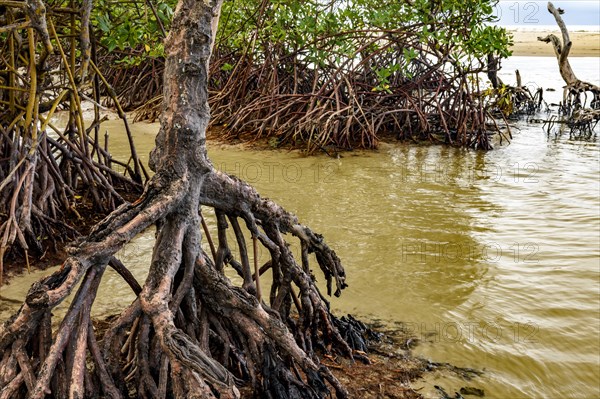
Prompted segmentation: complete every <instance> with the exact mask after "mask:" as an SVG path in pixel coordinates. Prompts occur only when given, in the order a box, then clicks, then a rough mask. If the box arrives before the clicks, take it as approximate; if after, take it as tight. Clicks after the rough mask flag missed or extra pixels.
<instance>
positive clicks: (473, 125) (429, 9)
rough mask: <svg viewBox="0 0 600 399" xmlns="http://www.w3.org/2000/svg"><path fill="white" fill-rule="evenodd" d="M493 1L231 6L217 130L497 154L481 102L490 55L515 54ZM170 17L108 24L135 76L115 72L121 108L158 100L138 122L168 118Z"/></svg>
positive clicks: (221, 40) (162, 10)
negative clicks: (164, 81) (162, 114)
mask: <svg viewBox="0 0 600 399" xmlns="http://www.w3.org/2000/svg"><path fill="white" fill-rule="evenodd" d="M493 4H494V2H490V1H481V0H470V1H466V2H460V1H424V0H420V1H372V0H368V1H339V0H332V1H326V2H324V1H321V2H318V1H309V2H299V1H290V0H286V1H258V0H250V1H249V0H245V1H230V2H225V3H224V5H223V18H222V20H221V24H220V29H219V34H218V36H217V39H216V49H215V57H214V58H213V62H212V67H211V76H212V79H211V81H210V90H211V94H212V95H211V99H210V104H211V106H212V109H213V120H212V123H213V124H219V125H223V126H225V127H226V129H225V130H224V131H225V132H226V134H229V135H236V134H240V133H250V136H251V137H254V138H255V137H261V136H264V137H269V138H270V139H271V140H270V143H271V144H272V145H280V144H282V143H291V144H294V145H301V146H307V147H308V149H309V150H315V149H318V148H323V147H325V146H329V145H335V146H337V147H341V148H350V147H356V146H362V147H375V146H376V145H377V142H378V137H379V136H381V135H393V136H397V137H398V138H400V139H413V140H417V141H421V140H428V141H434V142H445V143H449V144H454V145H461V146H471V147H475V148H483V149H488V148H490V147H491V145H490V143H489V140H488V134H487V133H488V132H489V130H494V128H491V129H490V128H489V127H488V126H487V125H486V122H490V120H489V119H488V116H487V115H486V112H487V110H486V109H485V104H484V102H483V101H481V99H480V98H478V94H477V93H478V92H479V91H480V89H482V88H483V86H485V83H484V82H480V81H479V78H478V76H479V75H478V73H479V72H481V71H484V70H485V69H486V68H487V56H488V55H491V56H493V57H494V58H498V57H506V56H508V54H509V52H508V45H509V36H508V35H507V33H506V31H504V30H503V29H500V28H498V27H494V26H490V25H486V23H488V22H490V21H492V20H493V8H492V6H493ZM170 10H171V7H170V5H169V4H168V3H159V4H158V5H157V7H156V8H155V11H154V12H153V13H150V12H149V11H148V10H146V11H145V13H144V14H143V15H144V18H140V16H141V15H142V14H140V12H139V10H138V11H137V17H138V18H137V19H133V18H132V16H134V15H132V14H133V13H134V10H129V11H127V12H124V13H122V14H119V15H115V16H111V15H110V14H109V13H108V12H104V13H103V12H100V14H99V15H98V18H97V21H98V26H99V27H100V29H101V30H102V31H103V32H105V35H104V36H101V42H102V43H104V45H105V46H106V48H107V49H108V50H113V51H114V50H115V49H118V50H119V51H125V52H127V51H128V53H127V54H125V53H119V54H121V55H122V56H121V58H120V59H118V60H116V62H117V63H120V64H121V65H122V66H123V67H125V66H127V67H128V69H118V70H113V71H110V70H107V71H106V73H107V74H109V75H111V76H112V77H113V78H114V80H113V85H114V86H116V87H121V91H120V93H119V94H120V95H121V101H122V103H124V104H126V105H128V106H130V107H131V108H136V107H140V106H142V105H143V104H144V103H145V102H146V103H147V104H146V106H145V107H142V108H141V109H140V110H139V113H138V118H150V119H152V118H155V117H156V116H157V115H158V113H159V110H160V107H159V104H160V98H159V97H158V96H157V92H158V89H159V88H160V78H159V76H160V72H161V71H162V69H161V63H160V62H161V61H160V57H158V58H157V57H155V56H156V55H160V53H161V52H162V51H163V48H162V44H161V43H160V40H159V39H160V36H161V34H162V28H161V25H166V24H167V23H168V22H167V20H166V19H167V18H164V16H166V15H168V14H169V13H170ZM155 16H158V19H156V17H155ZM111 21H113V22H111ZM131 21H136V23H135V24H134V23H133V22H131ZM156 21H161V24H157V23H156ZM114 27H116V28H117V29H116V34H115V29H113V28H114ZM148 38H153V39H150V40H148ZM132 74H133V75H134V76H136V77H137V78H136V79H133V80H132V79H131V76H132Z"/></svg>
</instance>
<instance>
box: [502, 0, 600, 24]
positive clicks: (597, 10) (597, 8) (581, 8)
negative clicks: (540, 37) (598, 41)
mask: <svg viewBox="0 0 600 399" xmlns="http://www.w3.org/2000/svg"><path fill="white" fill-rule="evenodd" d="M552 3H553V4H554V6H555V7H556V8H559V7H560V8H562V9H564V10H565V14H564V15H563V16H562V17H563V20H564V21H565V23H566V24H567V28H570V27H575V26H588V27H596V28H597V29H598V28H600V0H592V1H578V0H570V1H569V0H567V1H553V2H552ZM547 4H548V2H547V1H522V0H521V1H516V0H501V1H500V2H498V4H497V5H496V6H495V13H494V14H495V15H497V16H499V17H500V19H499V21H498V25H502V26H506V27H523V28H531V27H535V26H536V25H540V26H547V25H556V22H555V21H554V17H553V16H552V14H550V13H549V12H548V9H547ZM597 29H596V30H597Z"/></svg>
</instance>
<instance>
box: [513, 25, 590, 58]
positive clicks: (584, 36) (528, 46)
mask: <svg viewBox="0 0 600 399" xmlns="http://www.w3.org/2000/svg"><path fill="white" fill-rule="evenodd" d="M548 33H554V34H555V35H557V36H558V37H561V34H560V32H559V31H558V30H557V31H555V32H539V31H537V32H534V31H532V32H525V31H512V34H513V41H514V43H515V44H514V45H513V46H512V47H511V49H512V51H513V55H530V56H531V55H533V56H554V50H553V49H552V44H550V43H544V42H540V41H538V40H537V38H538V36H542V37H543V36H546V35H547V34H548ZM569 36H570V37H571V41H572V42H573V47H572V48H571V53H570V56H572V57H600V33H596V32H572V33H569Z"/></svg>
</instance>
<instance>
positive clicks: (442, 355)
mask: <svg viewBox="0 0 600 399" xmlns="http://www.w3.org/2000/svg"><path fill="white" fill-rule="evenodd" d="M532 61H535V63H532ZM572 63H573V68H574V69H575V73H577V74H578V75H579V76H580V77H581V78H584V77H585V78H586V79H587V80H591V81H595V82H596V83H598V81H599V80H600V77H599V76H598V73H599V72H598V71H600V60H598V59H587V58H577V59H573V60H572ZM504 67H505V68H506V69H508V70H512V69H514V68H519V69H520V70H521V74H522V75H523V81H524V82H530V81H531V82H533V81H535V82H538V83H537V84H541V85H542V86H543V87H553V88H555V89H557V91H556V92H546V93H545V94H546V95H547V96H549V97H550V98H549V102H554V101H556V102H558V99H560V96H561V95H562V93H561V89H560V88H561V86H562V84H561V82H560V76H559V75H558V71H557V68H556V62H555V60H554V59H550V58H547V59H545V58H540V57H535V60H531V59H529V58H527V57H514V58H512V59H511V60H509V61H507V62H505V63H504ZM511 76H512V72H511V73H508V72H507V73H505V74H504V75H503V76H502V77H503V79H504V80H505V81H507V82H511V81H512V79H511ZM552 96H555V97H554V99H553V98H552ZM542 116H544V115H542ZM120 126H121V125H120V124H119V123H118V121H110V122H108V123H106V124H105V125H103V128H105V129H108V130H109V131H110V132H111V145H112V146H113V152H114V153H115V154H117V155H118V152H119V146H120V144H119V143H121V142H123V143H124V141H123V139H122V138H119V137H118V135H121V134H122V133H119V132H120V131H121V127H120ZM517 127H518V129H513V136H514V139H513V141H512V143H511V144H510V145H504V146H499V147H498V148H497V149H496V150H494V151H491V152H487V153H483V152H474V151H469V150H464V149H454V148H445V147H441V146H429V147H419V146H413V145H403V144H398V145H384V146H382V147H381V148H380V150H378V151H376V152H355V153H347V154H344V156H343V158H341V159H336V160H333V159H331V158H325V157H320V156H316V157H304V156H302V155H301V154H298V153H294V152H292V153H288V152H284V151H267V152H258V151H248V150H244V149H241V148H231V147H221V146H218V145H217V146H213V147H212V148H210V149H209V154H210V157H211V159H212V160H213V162H214V164H215V166H216V167H217V168H219V169H221V170H224V171H226V172H230V173H234V174H236V175H238V176H239V177H241V178H243V179H245V180H247V181H248V182H250V183H252V184H253V185H254V186H256V187H257V188H258V190H259V191H260V192H261V193H262V194H263V195H264V196H268V197H270V198H272V199H274V200H276V201H277V202H279V203H280V204H281V205H283V206H284V207H285V208H287V209H288V210H291V211H293V212H295V213H296V214H297V215H298V217H299V218H300V220H301V221H302V222H303V223H305V224H307V225H310V226H311V227H312V228H313V229H314V230H315V231H318V232H320V233H322V234H323V235H324V236H325V237H326V239H327V240H328V242H329V244H330V245H331V246H332V247H333V248H334V249H335V250H336V251H337V252H338V254H339V255H340V257H341V259H342V260H343V262H344V265H345V267H346V270H347V274H348V283H349V285H350V286H349V288H348V289H347V290H345V292H344V293H343V295H342V297H341V298H339V299H334V300H333V301H332V305H333V307H334V309H335V311H336V312H337V313H340V314H342V313H352V314H354V315H358V316H363V317H368V318H377V319H380V320H382V321H383V322H384V323H387V324H390V325H394V324H395V323H398V322H401V321H402V322H405V323H406V325H405V326H406V327H407V328H409V329H411V330H412V331H413V332H414V334H415V335H416V336H417V337H418V338H419V339H420V340H421V345H419V346H418V347H417V348H416V349H415V352H416V353H417V354H419V355H422V356H426V357H428V358H430V359H432V360H433V361H438V362H450V363H452V364H454V365H456V366H461V367H473V368H477V369H481V370H484V375H483V376H481V377H479V378H476V379H474V380H472V381H464V380H461V379H460V378H458V377H456V376H453V375H452V374H450V375H449V374H448V373H438V374H433V375H431V376H430V377H428V380H427V381H417V382H415V383H413V384H412V385H413V387H414V388H416V389H418V388H423V390H422V391H421V392H424V393H425V394H427V395H428V396H431V397H439V395H436V392H435V390H434V389H433V388H432V386H433V384H438V385H442V386H443V387H444V388H446V390H447V391H449V392H454V391H455V390H458V389H459V388H460V387H461V386H475V387H480V388H483V389H484V390H485V392H486V397H490V398H508V397H512V398H521V397H547V398H594V397H599V396H600V389H599V387H598V384H599V382H600V371H599V370H600V360H599V359H600V347H599V340H600V324H599V323H600V168H599V160H600V158H599V157H600V145H599V144H600V143H599V141H598V139H597V137H596V138H594V139H592V140H589V141H578V140H574V139H570V138H569V136H568V134H562V135H554V134H552V135H550V136H547V135H546V134H545V133H544V132H543V131H542V130H541V125H540V124H530V123H527V122H520V123H519V124H518V125H517ZM156 128H157V125H156V124H154V125H148V124H136V125H134V135H135V136H136V142H137V143H138V151H139V153H140V154H141V155H142V156H146V159H147V154H148V152H149V151H150V149H151V148H152V147H153V137H154V134H155V132H156ZM123 150H126V147H123ZM232 238H233V236H232ZM152 244H153V232H152V231H148V232H146V233H145V234H143V235H140V236H139V237H137V238H136V239H135V240H134V241H133V242H132V243H131V244H130V245H129V246H128V247H127V248H125V249H124V250H123V251H121V253H120V254H119V256H120V258H121V259H122V260H123V261H124V263H125V264H126V265H127V266H128V267H130V269H132V271H133V273H134V274H135V275H136V277H138V278H139V279H140V280H142V281H143V279H144V276H145V273H146V271H147V265H148V261H149V257H150V253H151V250H152ZM260 256H261V258H264V259H266V257H267V254H266V253H261V254H260ZM39 275H41V273H39V272H38V273H36V274H35V278H38V277H39ZM32 277H33V276H26V277H23V278H17V279H14V280H13V282H12V283H11V285H9V286H8V287H5V288H3V289H2V295H3V296H6V297H10V298H22V297H23V295H24V293H25V292H26V289H27V287H28V286H29V285H30V283H31V281H32ZM101 290H102V292H104V293H109V295H101V294H100V295H99V296H98V300H97V301H96V303H95V305H94V312H95V314H97V315H103V314H109V313H113V312H115V311H116V310H118V309H120V308H122V307H124V306H125V304H126V303H128V302H129V301H130V300H131V298H132V295H131V294H130V293H129V290H128V289H127V288H126V287H125V286H124V285H123V283H122V282H121V280H120V278H119V277H118V276H116V275H115V274H114V273H112V272H111V271H107V273H106V275H105V278H104V282H103V286H102V288H101ZM0 306H4V307H5V308H7V306H8V305H7V304H6V303H5V302H2V301H0ZM13 306H14V305H13ZM63 308H64V306H63ZM5 317H7V313H6V309H2V308H0V319H4V318H5Z"/></svg>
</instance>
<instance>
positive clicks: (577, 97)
mask: <svg viewBox="0 0 600 399" xmlns="http://www.w3.org/2000/svg"><path fill="white" fill-rule="evenodd" d="M548 12H550V13H551V14H552V15H553V16H554V19H555V20H556V23H557V25H558V27H559V28H560V31H561V34H562V40H561V39H560V38H558V37H557V36H556V35H554V34H549V35H547V36H545V37H538V40H539V41H542V42H546V43H552V46H553V48H554V54H555V55H556V59H557V60H558V68H559V71H560V75H561V76H562V78H563V80H564V81H565V83H566V86H565V88H564V94H563V107H565V108H566V109H567V110H571V109H579V108H582V107H585V104H586V103H587V101H586V100H587V93H590V94H591V95H592V101H591V103H590V106H591V107H592V108H593V109H599V108H600V87H599V86H596V85H594V84H592V83H588V82H585V81H583V80H580V79H578V78H577V76H575V72H573V68H571V63H570V62H569V58H568V57H569V53H570V51H571V47H572V46H573V42H572V41H571V39H570V37H569V31H568V29H567V26H566V24H565V22H564V21H563V19H562V17H561V15H562V14H563V13H564V11H563V10H562V9H557V8H556V7H554V5H553V4H552V2H548ZM581 95H583V96H584V100H583V103H582V102H581Z"/></svg>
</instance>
